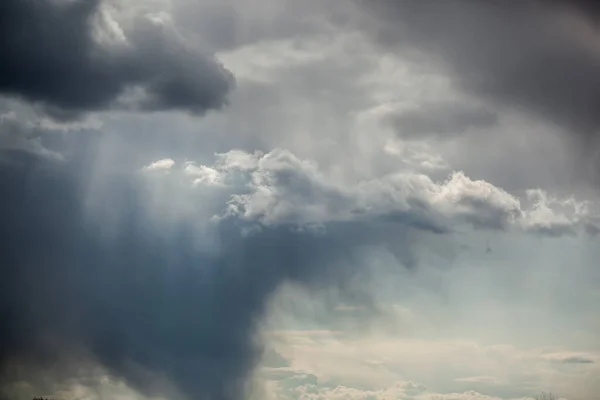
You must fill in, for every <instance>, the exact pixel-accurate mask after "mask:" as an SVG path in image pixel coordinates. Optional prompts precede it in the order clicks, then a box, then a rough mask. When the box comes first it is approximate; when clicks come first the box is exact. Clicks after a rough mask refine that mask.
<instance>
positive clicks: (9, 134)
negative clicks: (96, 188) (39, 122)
mask: <svg viewBox="0 0 600 400" xmlns="http://www.w3.org/2000/svg"><path fill="white" fill-rule="evenodd" d="M56 133H57V132H56V131H54V132H53V131H52V130H46V129H44V128H42V127H40V126H36V125H35V124H33V123H31V122H29V123H25V122H23V121H21V120H19V119H18V118H17V115H16V114H15V113H14V112H8V113H5V114H1V115H0V149H1V150H2V151H3V152H10V151H17V152H19V151H23V152H28V153H32V154H36V155H39V156H42V157H48V158H52V159H56V160H62V159H63V156H62V154H60V153H58V152H56V151H52V150H50V149H48V148H47V147H46V146H45V145H44V139H46V138H47V137H48V136H50V135H52V134H56Z"/></svg>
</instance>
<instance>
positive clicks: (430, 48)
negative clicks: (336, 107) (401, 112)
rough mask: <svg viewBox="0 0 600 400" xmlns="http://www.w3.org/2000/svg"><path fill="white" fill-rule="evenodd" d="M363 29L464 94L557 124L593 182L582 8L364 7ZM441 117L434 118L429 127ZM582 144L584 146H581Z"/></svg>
mask: <svg viewBox="0 0 600 400" xmlns="http://www.w3.org/2000/svg"><path fill="white" fill-rule="evenodd" d="M358 4H360V5H361V7H362V9H363V11H364V12H365V15H370V16H371V17H374V18H373V19H372V20H371V19H369V18H365V19H364V20H363V23H362V29H363V31H364V32H366V33H367V34H368V35H369V36H370V37H371V38H373V39H374V40H375V41H376V42H377V43H378V44H380V45H382V46H384V47H385V48H387V49H393V51H395V52H397V53H400V52H407V51H412V52H413V53H414V52H417V53H420V54H421V55H425V57H426V59H429V64H433V65H435V66H437V67H438V68H441V69H442V70H446V71H447V73H448V74H449V75H450V77H452V78H453V82H454V83H455V84H456V85H458V86H459V87H461V88H462V89H463V91H464V92H465V93H468V94H470V95H476V96H478V97H479V98H480V99H481V100H482V101H483V102H485V103H487V104H490V105H493V106H496V107H498V106H500V107H507V108H508V109H511V110H513V111H517V112H525V113H527V114H530V115H533V116H535V117H537V118H539V119H540V120H542V121H547V122H550V123H552V124H558V125H559V126H561V127H563V128H565V129H566V130H567V131H568V132H569V135H570V136H572V137H573V138H577V140H576V143H578V144H581V143H585V144H586V146H584V147H583V148H580V149H579V152H580V154H585V155H586V157H580V159H579V162H580V167H581V168H580V170H579V171H578V173H580V174H585V175H586V176H588V177H589V178H591V179H592V180H596V179H597V174H596V173H595V170H596V169H597V168H596V167H597V162H598V155H597V154H596V150H595V149H596V148H597V145H598V142H597V132H598V128H600V119H599V118H598V113H597V112H596V111H595V110H596V107H597V99H598V95H599V93H600V79H599V78H598V74H597V73H596V71H597V70H598V67H599V65H600V48H599V47H598V44H597V43H598V33H597V29H596V26H595V24H596V23H597V21H598V12H597V11H598V9H597V7H595V6H590V4H591V3H590V2H585V1H567V0H565V1H537V0H527V1H521V2H503V3H502V4H499V3H498V2H494V1H481V2H475V3H474V2H470V1H464V0H451V1H448V2H444V4H443V5H438V4H429V3H423V2H419V1H401V2H397V1H386V0H375V1H368V0H367V1H361V0H358ZM438 120H439V117H438V116H436V115H431V116H430V118H429V119H428V124H436V123H437V122H438ZM580 139H583V142H582V141H581V140H580Z"/></svg>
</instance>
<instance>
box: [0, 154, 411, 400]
mask: <svg viewBox="0 0 600 400" xmlns="http://www.w3.org/2000/svg"><path fill="white" fill-rule="evenodd" d="M81 153H82V154H83V153H85V152H84V151H82V152H81ZM83 158H84V159H85V157H83ZM86 165H87V164H85V163H77V164H75V165H69V161H67V162H66V163H60V164H58V163H54V162H50V161H48V160H45V159H41V158H37V157H34V156H32V155H29V154H25V153H20V154H19V153H14V154H13V162H11V163H9V164H6V165H3V166H1V168H0V184H1V185H2V188H3V196H1V197H0V219H1V221H2V224H0V266H1V267H0V268H1V274H2V279H0V325H1V326H2V327H3V329H2V330H1V333H0V335H1V336H0V370H1V371H2V372H3V373H4V374H5V376H4V381H3V382H4V383H7V382H12V381H20V380H25V381H27V380H31V379H33V378H32V376H33V375H31V376H30V375H28V371H29V370H28V369H27V368H11V366H15V365H19V366H21V367H22V366H23V365H25V366H34V367H41V368H42V369H45V370H47V371H48V373H49V374H53V373H55V372H56V375H57V376H65V375H68V373H67V372H64V371H63V370H62V369H63V368H67V367H66V366H70V368H76V367H77V365H78V363H80V362H82V361H81V360H82V359H85V357H86V354H91V356H90V357H91V360H88V361H92V362H97V363H99V364H100V365H101V366H103V367H104V368H106V369H107V371H108V372H109V373H110V374H111V375H113V376H114V377H116V378H119V379H125V380H126V381H127V382H128V383H129V384H131V385H132V386H134V387H135V388H137V389H138V390H140V391H141V392H146V393H160V392H162V391H165V390H166V389H165V388H163V387H162V386H160V385H158V384H157V383H156V382H157V377H159V376H163V377H166V378H167V379H168V380H169V381H170V382H171V383H172V384H173V385H174V386H175V387H176V388H177V390H178V391H180V392H182V393H183V394H184V395H186V396H187V397H189V398H194V399H240V398H242V397H243V396H244V394H245V392H244V383H245V380H246V378H248V376H249V374H250V372H251V371H252V368H253V367H254V366H255V365H256V362H257V361H258V359H259V355H260V354H259V353H260V349H259V348H257V347H256V343H255V341H254V332H255V327H256V325H257V323H258V321H259V318H260V317H261V315H262V313H263V311H264V308H265V306H266V303H267V300H268V298H269V296H270V295H271V294H272V293H273V292H274V291H275V289H277V288H278V287H279V285H280V284H281V283H283V282H285V281H293V282H296V283H299V284H304V285H308V286H309V287H313V288H318V287H329V286H330V285H334V286H337V287H340V288H344V287H346V288H349V287H350V285H349V284H348V285H346V282H349V281H351V277H352V276H353V274H354V273H355V271H356V268H357V267H359V266H360V265H361V264H360V262H359V261H360V257H359V252H360V249H361V248H362V247H365V246H370V245H379V244H380V243H381V242H383V241H384V239H387V238H388V236H389V235H390V234H391V232H396V233H397V232H398V230H397V229H392V227H393V225H398V221H395V222H394V223H393V224H390V223H389V222H386V221H383V222H377V221H375V222H369V221H364V222H358V223H333V224H329V225H328V228H327V232H325V233H322V232H321V233H320V232H314V231H313V230H310V229H306V230H298V229H291V228H288V227H286V226H285V225H277V226H275V225H274V226H271V227H263V229H260V230H258V231H254V233H253V234H250V235H247V234H243V229H242V228H243V227H244V226H245V223H244V222H243V221H242V220H241V219H237V218H235V217H231V218H226V219H224V220H222V221H221V223H219V224H218V226H216V227H215V228H214V232H213V233H214V234H215V235H216V238H217V243H218V245H217V246H215V247H214V248H213V249H212V250H211V251H209V250H202V248H200V247H199V246H198V244H199V242H198V240H199V239H198V236H197V235H196V234H195V233H194V232H195V231H194V229H195V227H196V226H197V224H198V223H201V221H197V220H196V219H195V218H191V217H189V218H186V219H185V220H184V221H183V222H182V220H181V219H169V217H168V216H165V215H164V214H163V216H162V217H160V218H159V219H158V220H156V219H155V218H156V215H154V214H152V213H151V212H150V209H149V208H148V202H145V201H144V198H145V197H146V196H148V192H147V191H146V189H144V188H145V186H144V185H142V184H140V182H139V181H137V180H136V179H134V178H132V176H131V175H120V176H116V177H105V178H104V179H103V183H102V184H98V183H95V184H94V189H96V190H98V191H99V192H101V196H102V199H101V200H102V202H103V203H104V204H106V205H107V207H108V209H110V210H111V212H112V214H113V215H115V216H116V218H115V219H114V222H116V226H114V227H107V226H106V225H107V222H106V220H107V219H105V218H93V217H91V216H90V213H89V210H88V209H87V207H86V204H87V203H86V201H85V196H84V195H83V194H84V193H85V192H86V190H87V188H86V185H87V184H88V182H89V181H90V180H91V179H92V178H91V174H89V173H88V169H87V167H86ZM150 178H151V179H153V178H152V177H150ZM204 199H205V198H204ZM161 218H162V219H161ZM407 225H411V223H410V221H408V222H407ZM382 226H383V227H382ZM386 227H387V228H386ZM105 228H115V229H112V230H111V229H109V230H108V231H107V230H106V229H105ZM407 229H408V228H407ZM107 232H108V233H107ZM363 272H364V271H363ZM56 368H58V369H61V371H53V369H56ZM33 384H35V382H34V383H33Z"/></svg>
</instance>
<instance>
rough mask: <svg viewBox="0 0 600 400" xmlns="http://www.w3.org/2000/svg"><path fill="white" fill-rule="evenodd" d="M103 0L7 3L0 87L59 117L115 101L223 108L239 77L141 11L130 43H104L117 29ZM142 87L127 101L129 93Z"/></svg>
mask: <svg viewBox="0 0 600 400" xmlns="http://www.w3.org/2000/svg"><path fill="white" fill-rule="evenodd" d="M101 7H102V1H101V0H79V1H54V0H40V1H32V0H6V1H2V2H1V3H0V93H3V94H5V95H8V96H16V97H20V98H23V99H26V100H28V101H32V102H35V103H41V104H42V105H43V106H45V107H47V109H48V111H50V112H52V113H53V115H54V116H56V117H59V118H72V117H75V116H77V115H79V114H80V113H82V112H85V111H90V110H103V109H108V108H111V107H121V108H127V109H142V110H170V109H178V110H185V111H190V112H193V113H202V112H204V111H206V110H208V109H215V108H220V107H221V106H223V105H224V104H225V103H226V101H227V94H228V92H229V91H230V90H231V89H232V87H233V84H234V83H233V77H232V75H231V73H230V72H229V71H227V70H226V69H225V68H224V67H223V66H221V65H220V64H219V63H218V62H217V61H216V60H215V59H214V58H213V57H212V56H210V55H208V54H205V53H204V52H202V51H201V50H200V49H198V48H197V47H195V46H193V45H192V44H191V43H190V42H189V41H186V40H185V39H184V38H183V37H181V36H180V35H179V34H178V32H177V31H176V30H175V28H173V27H172V26H170V25H169V24H168V23H160V22H156V21H155V22H152V21H151V19H149V18H147V17H146V16H141V17H138V18H137V19H136V20H135V21H133V23H132V24H131V26H132V27H131V29H130V30H126V31H125V35H126V38H127V41H128V43H127V44H125V43H122V41H121V43H118V40H117V41H116V42H115V43H99V42H98V40H96V39H95V34H94V32H95V30H98V29H100V30H101V29H104V30H105V32H104V33H105V34H106V33H107V32H109V31H110V30H111V29H113V30H114V28H113V27H111V23H110V21H108V20H107V17H106V15H105V14H103V13H102V12H101ZM132 90H134V91H135V90H138V92H139V91H140V90H141V92H142V93H135V95H134V97H133V98H132V99H130V100H129V101H128V102H126V103H124V102H122V101H120V100H121V97H122V95H124V94H130V93H129V92H131V91H132Z"/></svg>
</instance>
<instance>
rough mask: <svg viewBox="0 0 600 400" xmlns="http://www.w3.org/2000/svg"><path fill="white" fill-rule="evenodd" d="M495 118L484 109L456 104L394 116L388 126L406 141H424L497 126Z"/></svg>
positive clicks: (430, 107) (442, 104)
mask: <svg viewBox="0 0 600 400" xmlns="http://www.w3.org/2000/svg"><path fill="white" fill-rule="evenodd" d="M497 119H498V118H497V115H496V114H495V113H493V112H491V111H489V110H487V109H485V108H483V107H473V106H468V105H463V104H456V103H441V104H432V105H424V106H421V107H419V108H416V109H410V110H407V111H404V112H399V113H396V114H394V115H392V116H390V118H389V123H391V124H392V126H393V127H394V128H395V129H396V131H397V132H398V135H399V136H401V137H403V138H406V139H420V138H424V137H431V136H433V137H439V138H442V139H443V138H451V137H454V136H455V135H457V134H461V133H464V132H466V131H468V130H469V129H471V128H473V129H476V128H485V127H489V126H491V125H494V124H495V123H496V122H497Z"/></svg>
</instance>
